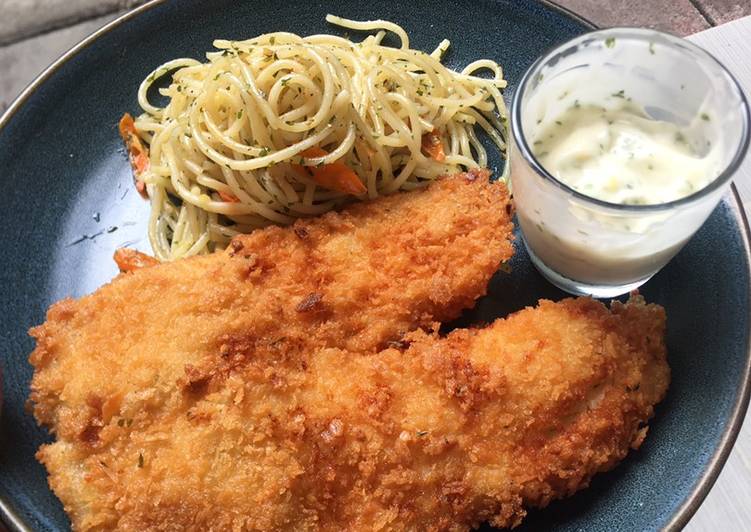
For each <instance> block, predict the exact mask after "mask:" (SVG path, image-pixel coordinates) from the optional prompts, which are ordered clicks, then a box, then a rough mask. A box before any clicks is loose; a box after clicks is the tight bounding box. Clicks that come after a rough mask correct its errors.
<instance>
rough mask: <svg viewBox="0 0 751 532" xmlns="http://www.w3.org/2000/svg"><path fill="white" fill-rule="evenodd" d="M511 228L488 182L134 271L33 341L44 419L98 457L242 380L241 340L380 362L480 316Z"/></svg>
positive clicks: (364, 208) (66, 441)
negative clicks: (112, 437) (115, 442)
mask: <svg viewBox="0 0 751 532" xmlns="http://www.w3.org/2000/svg"><path fill="white" fill-rule="evenodd" d="M511 216H512V207H511V203H510V199H509V195H508V191H507V189H506V187H505V186H504V185H502V184H491V183H489V181H488V172H486V171H476V172H471V173H467V174H460V175H457V176H454V177H450V178H445V179H442V180H441V181H439V182H436V183H434V184H432V185H430V186H429V187H428V188H426V189H423V190H417V191H414V192H409V193H400V194H395V195H393V196H389V197H384V198H380V199H377V200H375V201H372V202H370V203H363V204H356V205H353V206H351V207H349V208H348V209H346V210H344V211H343V212H340V213H329V214H326V215H324V216H322V217H319V218H316V219H311V220H307V221H299V222H297V223H296V224H295V225H294V226H293V227H289V228H279V227H270V228H267V229H264V230H259V231H256V232H254V233H252V234H250V235H247V236H242V237H238V238H237V239H235V241H234V242H233V243H232V245H231V246H230V247H229V248H228V250H227V251H226V252H225V253H218V254H214V255H211V256H203V257H195V258H191V259H187V260H182V261H178V262H175V263H170V264H163V265H158V266H154V267H150V268H146V269H142V270H139V271H136V272H133V273H129V274H124V275H121V276H119V277H118V278H117V279H115V280H114V281H113V282H112V283H110V284H109V285H107V286H104V287H102V288H101V289H99V290H97V291H96V293H94V294H92V295H90V296H86V297H83V298H81V299H80V300H77V301H74V300H70V299H67V300H64V301H62V302H60V303H57V304H55V305H53V306H52V307H51V308H50V310H49V312H48V315H47V322H46V323H45V324H43V325H41V326H39V327H36V328H34V329H32V330H31V334H32V336H34V337H35V338H36V340H37V347H36V349H35V351H34V352H33V353H32V355H31V357H30V361H31V363H32V364H33V366H34V367H35V375H34V378H33V381H32V386H31V399H32V402H33V403H34V405H35V407H34V413H35V416H36V417H37V419H38V420H39V421H40V422H41V423H44V424H46V425H48V426H50V427H51V428H52V430H53V431H54V432H55V433H56V435H57V438H58V440H59V441H60V443H59V445H60V446H61V447H64V446H70V447H71V448H72V449H74V450H76V452H79V451H80V452H82V453H84V454H85V453H87V452H89V450H90V449H95V448H98V447H99V446H101V445H102V440H101V438H102V435H101V434H100V432H102V431H105V432H106V429H107V427H108V425H110V424H111V423H112V422H113V420H115V421H120V420H122V419H136V418H138V417H140V416H146V417H145V418H144V419H148V418H149V417H150V416H155V415H157V413H158V412H160V411H161V410H162V409H164V408H166V407H167V406H168V405H167V403H168V402H170V401H173V400H174V397H173V396H174V393H175V391H176V390H180V389H181V387H182V384H180V383H184V382H187V383H189V384H190V385H193V386H197V387H200V386H201V382H202V381H203V380H205V379H206V378H208V377H210V375H209V373H211V372H215V373H221V372H226V371H230V369H231V366H232V364H235V363H236V362H233V361H232V360H231V359H227V362H226V364H225V366H226V367H224V366H223V367H221V368H220V367H218V366H216V365H214V364H213V362H212V363H211V365H209V366H206V361H213V357H214V356H215V355H216V353H217V351H216V349H218V348H219V346H221V345H225V344H226V343H227V342H229V343H228V344H227V345H230V346H234V344H233V343H232V342H234V341H235V340H233V339H238V338H239V339H242V340H241V341H242V346H243V347H244V348H245V349H246V351H247V352H248V353H251V352H252V353H253V357H267V358H268V357H274V356H277V355H279V356H281V355H280V354H283V356H285V357H293V356H295V355H296V354H297V353H300V352H303V353H307V352H310V351H312V350H320V349H321V348H323V347H336V348H342V349H347V350H351V351H357V352H359V353H363V352H375V351H376V350H377V349H380V348H383V347H384V346H385V345H386V344H387V343H388V342H390V341H395V340H399V339H400V338H401V337H402V336H403V335H404V334H405V333H406V332H409V331H411V330H414V329H415V328H416V327H419V326H425V325H428V324H430V323H432V322H433V321H436V320H438V321H444V320H450V319H453V318H455V317H457V316H458V315H459V313H460V312H461V311H462V310H463V309H465V308H467V307H470V306H472V305H473V304H474V301H475V300H476V299H477V298H478V297H480V296H482V295H483V294H484V293H485V291H486V288H487V284H488V281H489V279H490V277H491V276H492V275H493V273H494V272H495V271H496V270H497V269H498V266H499V265H500V263H501V262H502V261H504V260H507V259H508V258H509V257H510V256H511V254H512V252H513V249H512V245H511V242H510V240H511V233H512V223H511ZM238 341H239V340H238ZM269 378H274V377H273V376H271V375H270V376H269ZM79 448H80V449H79ZM71 460H72V461H71V463H70V464H69V467H71V468H77V467H78V465H77V458H74V457H71ZM51 473H52V479H53V480H52V482H53V484H55V480H54V478H55V477H56V474H57V473H56V472H55V471H51ZM64 491H65V490H64V489H63V488H62V487H59V489H58V493H60V494H61V497H62V498H63V500H64V501H65V502H66V504H68V505H69V507H70V508H74V507H75V506H79V505H80V504H81V501H80V500H79V501H74V500H71V499H67V498H66V497H65V496H64V493H63V492H64ZM73 519H74V521H76V522H79V523H80V521H78V520H77V518H76V517H75V515H74V518H73Z"/></svg>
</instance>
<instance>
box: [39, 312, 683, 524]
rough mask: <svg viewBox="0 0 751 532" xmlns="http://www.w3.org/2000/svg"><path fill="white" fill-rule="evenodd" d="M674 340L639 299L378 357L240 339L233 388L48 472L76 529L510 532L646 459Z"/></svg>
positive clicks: (128, 416) (62, 450) (55, 457)
mask: <svg viewBox="0 0 751 532" xmlns="http://www.w3.org/2000/svg"><path fill="white" fill-rule="evenodd" d="M664 327H665V317H664V312H663V310H662V308H660V307H658V306H655V305H645V304H644V302H643V300H641V298H635V299H632V301H631V302H630V303H628V304H626V305H621V304H619V303H614V304H613V306H612V311H608V310H607V309H606V308H605V307H604V306H603V305H601V304H600V303H597V302H594V301H592V300H588V299H576V300H573V299H570V300H565V301H563V302H560V303H552V302H549V301H541V302H540V305H539V306H538V307H537V308H534V309H532V308H529V309H526V310H523V311H521V312H518V313H516V314H514V315H512V316H510V317H509V318H507V319H505V320H498V321H496V322H495V323H494V324H492V325H490V326H489V327H487V328H485V329H474V330H457V331H455V332H453V333H451V334H450V335H449V336H447V337H446V338H438V337H437V336H435V335H434V334H430V333H426V332H420V331H418V332H414V333H412V334H410V335H408V336H407V338H406V339H405V344H404V345H403V346H401V347H400V348H389V349H386V350H384V351H382V352H379V353H377V354H370V355H368V354H365V355H363V354H358V353H352V352H348V351H344V350H342V349H339V348H330V347H323V348H321V349H319V350H310V351H307V352H295V353H293V354H289V355H287V356H274V355H273V354H272V352H271V351H263V352H258V351H254V344H253V343H252V342H243V341H234V340H232V341H230V340H227V341H226V342H225V343H224V344H222V345H225V346H226V347H225V348H223V350H220V351H219V352H217V353H214V354H213V355H205V356H207V357H213V358H212V359H211V360H213V363H214V364H215V365H217V366H222V367H225V366H226V362H224V361H223V360H224V359H226V358H231V359H233V360H235V363H234V364H233V365H232V364H230V366H231V369H225V370H222V371H226V377H225V378H224V379H223V380H222V381H221V385H218V383H217V382H211V383H207V384H198V385H195V384H191V383H190V382H189V380H188V381H183V382H182V388H180V387H179V386H177V387H176V386H175V385H174V383H173V384H172V385H166V384H162V383H160V382H159V381H157V382H155V383H154V385H152V386H145V387H144V388H143V389H142V390H141V391H140V392H138V394H139V395H138V397H136V396H129V397H128V398H126V399H125V400H122V401H120V404H121V408H120V410H119V411H117V412H116V413H114V414H112V417H111V418H110V419H108V420H106V421H105V420H104V419H102V426H101V428H100V429H99V431H98V440H97V442H96V444H95V445H84V444H82V443H81V442H80V441H69V440H66V439H65V438H60V439H59V441H58V442H57V443H54V444H52V445H49V446H46V447H44V448H43V449H42V450H41V451H40V452H39V458H40V459H41V460H42V461H43V462H44V464H45V465H46V466H47V468H48V470H49V471H50V472H51V477H50V483H51V485H52V487H53V489H54V490H55V492H56V493H57V494H58V496H60V498H61V499H62V500H63V502H64V503H65V504H66V509H67V511H68V512H69V515H71V518H72V520H73V523H74V526H75V527H76V528H77V529H79V530H105V529H113V528H115V529H120V530H165V531H166V530H272V529H274V530H278V529H282V530H313V529H320V530H332V531H333V530H416V529H420V530H466V529H468V528H470V527H473V526H476V525H478V524H479V523H481V522H483V521H490V522H492V523H493V524H495V525H496V526H501V527H506V526H513V525H516V524H518V523H519V522H520V521H521V519H522V518H523V516H524V515H525V511H526V510H525V509H526V508H528V507H534V506H544V505H546V504H547V503H548V502H549V501H550V500H552V499H554V498H559V497H563V496H566V495H570V494H571V493H573V492H574V491H576V490H578V489H581V488H583V487H585V486H586V485H587V484H588V483H589V481H590V479H591V477H592V476H593V475H594V474H595V473H597V472H599V471H605V470H607V469H610V468H612V467H613V466H614V465H615V464H616V463H617V462H618V461H619V460H621V459H622V458H623V457H624V456H625V455H626V453H627V452H628V450H629V448H636V447H638V446H639V444H640V443H641V441H642V439H643V437H644V434H645V432H646V422H647V420H648V419H649V418H650V417H651V416H652V414H653V406H654V405H655V404H656V403H657V402H659V401H660V400H661V399H662V397H663V396H664V394H665V391H666V389H667V386H668V381H669V368H668V366H667V363H666V359H665V347H664V343H663V336H664ZM222 353H224V355H222ZM134 371H135V369H134ZM71 378H73V379H85V378H86V377H85V376H84V375H83V374H79V375H77V376H75V377H71ZM110 400H111V398H110V397H107V396H102V397H101V405H99V404H98V403H96V402H95V404H94V405H93V406H92V407H91V408H93V409H94V410H95V411H96V410H98V409H101V410H102V411H104V410H105V409H106V406H104V405H106V404H107V403H108V401H110ZM152 405H154V406H153V407H152ZM157 406H158V407H157Z"/></svg>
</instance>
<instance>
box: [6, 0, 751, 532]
mask: <svg viewBox="0 0 751 532" xmlns="http://www.w3.org/2000/svg"><path fill="white" fill-rule="evenodd" d="M327 12H331V13H334V14H338V15H342V16H345V17H349V18H354V19H373V18H383V19H386V20H392V21H394V22H397V23H399V24H400V25H402V26H403V27H404V28H405V29H406V31H407V32H408V33H409V35H410V37H411V38H412V47H414V48H420V49H423V50H428V51H430V50H432V49H433V48H434V47H435V46H436V44H437V43H438V42H440V40H441V39H443V38H448V39H450V40H451V42H452V48H451V50H450V52H449V54H448V55H447V58H446V62H447V63H448V64H449V65H450V66H452V67H457V68H458V67H460V66H462V65H465V64H467V63H468V62H470V61H471V60H473V59H477V58H483V57H488V58H492V59H495V60H497V61H498V62H500V63H501V64H502V65H503V66H504V68H505V75H506V77H507V79H508V80H509V82H510V87H509V89H508V90H507V92H506V95H507V97H508V96H509V95H510V94H511V92H512V91H513V89H514V86H515V83H516V82H517V81H518V80H519V79H520V77H521V75H522V73H523V72H524V70H525V69H526V68H527V66H528V65H530V64H531V63H532V62H533V61H534V60H535V59H536V58H537V57H538V56H539V55H540V54H541V53H543V52H544V51H545V50H546V49H547V48H549V47H551V46H553V45H555V44H557V43H560V42H561V41H563V40H566V39H569V38H571V37H573V36H575V35H577V34H579V33H581V32H583V31H586V30H587V28H588V26H589V25H588V23H587V22H586V21H584V20H582V19H580V18H577V17H575V16H574V15H571V14H570V13H567V12H565V11H564V10H562V9H560V8H558V7H556V6H554V5H552V4H547V3H541V2H533V1H496V0H480V1H475V0H410V1H409V2H399V3H397V2H390V1H389V0H368V1H366V2H365V1H354V0H351V1H347V0H338V1H332V2H322V1H320V0H315V1H310V2H292V1H288V2H273V3H272V2H268V3H267V2H261V1H260V0H256V1H242V0H214V1H211V2H205V1H201V0H182V1H177V0H173V1H168V0H167V1H156V2H151V3H149V4H147V5H145V6H143V7H141V8H139V9H137V10H135V11H134V12H131V13H130V14H128V15H126V16H124V17H122V18H121V19H119V20H117V21H115V22H114V23H112V24H110V25H109V26H107V27H105V28H104V29H102V30H100V31H99V32H97V33H96V34H95V35H94V36H92V37H91V38H89V39H87V40H86V41H84V42H83V43H82V44H81V45H79V46H77V47H76V48H75V49H74V50H73V51H72V52H70V53H68V54H66V56H64V57H63V58H62V59H61V60H60V61H58V62H57V63H56V64H55V65H53V66H52V67H51V68H50V69H48V70H47V71H46V72H45V73H44V74H43V75H42V76H41V77H40V78H39V79H38V80H37V81H36V82H35V83H34V84H33V85H32V86H31V87H30V88H29V89H28V90H27V91H26V92H25V93H24V94H23V95H22V96H21V98H20V99H19V100H18V101H17V102H16V103H14V104H13V105H12V106H11V108H10V109H9V110H8V112H7V113H6V115H5V116H4V117H3V118H2V119H0V183H1V184H2V189H3V194H2V195H0V227H3V228H4V233H3V244H2V246H0V257H2V264H3V268H2V270H1V271H0V276H1V280H2V282H0V294H1V295H2V301H3V309H2V314H1V315H0V324H1V326H2V337H0V349H1V350H2V370H3V374H4V375H3V376H4V384H3V386H4V390H3V391H4V404H3V407H2V414H1V417H0V512H1V513H2V515H3V519H4V520H5V522H6V523H7V525H8V526H9V527H11V528H13V529H32V530H67V529H69V527H70V524H69V521H68V519H67V517H66V516H65V513H64V511H63V508H62V506H61V504H60V502H59V501H58V500H57V499H56V498H55V496H54V495H53V494H52V492H51V491H50V490H49V488H48V486H47V475H46V472H45V470H44V468H43V467H42V466H41V465H40V464H39V463H38V462H37V461H36V460H35V459H34V453H35V452H36V450H37V448H38V447H39V446H40V445H41V444H43V443H45V442H47V441H50V436H49V435H48V433H47V431H46V430H45V429H42V428H39V427H37V425H36V423H35V422H34V419H33V418H32V417H31V415H30V414H29V413H28V412H27V411H26V410H25V407H24V405H25V402H26V400H27V398H28V393H29V381H30V379H31V375H32V369H31V366H30V365H29V364H28V361H27V357H28V354H29V353H30V352H31V350H32V348H33V343H32V341H31V339H30V338H29V337H28V336H27V330H28V328H29V327H31V326H33V325H36V324H39V323H41V322H42V321H44V316H45V311H46V309H47V307H48V306H49V305H50V304H51V303H53V302H54V301H56V300H58V299H61V298H63V297H68V296H73V297H78V296H81V295H83V294H86V293H89V292H92V291H93V290H95V289H96V288H97V287H99V286H100V285H102V284H104V283H106V282H108V281H109V280H110V279H111V278H112V277H113V276H114V275H115V274H116V268H115V265H114V263H113V261H112V253H113V251H114V250H115V249H116V248H117V247H121V246H125V245H128V246H131V247H137V248H140V249H143V250H146V251H148V250H149V247H148V242H147V240H146V236H145V235H146V230H145V221H146V217H147V213H148V206H147V204H146V203H145V202H144V200H142V199H141V198H140V197H139V196H138V194H137V193H136V192H135V190H134V188H133V184H132V178H131V173H130V168H129V166H128V162H127V159H126V156H125V153H124V150H123V149H122V147H121V142H120V139H119V137H118V132H117V122H118V119H119V118H120V116H121V115H122V113H123V112H125V111H130V112H137V111H138V109H137V104H136V91H137V88H138V85H139V83H140V82H141V80H142V79H143V78H144V77H145V76H146V75H147V74H148V73H149V72H150V71H151V70H152V69H153V68H154V67H156V66H157V65H159V64H160V63H162V62H164V61H166V60H168V59H171V58H175V57H183V56H188V57H195V58H202V57H203V54H204V53H205V52H206V51H208V50H210V49H211V43H212V41H213V39H215V38H220V37H221V38H228V39H242V38H250V37H253V36H255V35H258V34H261V33H266V32H269V31H292V32H295V33H298V34H312V33H320V32H327V33H332V32H333V33H344V32H343V31H341V30H340V29H339V28H335V27H332V26H330V25H328V24H327V23H326V22H325V20H324V16H325V15H326V13H327ZM352 37H353V38H359V36H358V35H357V32H353V35H352ZM501 164H502V163H501V161H499V160H495V161H493V165H495V166H500V165H501ZM739 205H740V204H739V201H738V199H737V195H736V196H732V195H731V196H729V197H728V198H726V200H725V201H723V202H722V203H721V204H720V205H719V207H718V208H717V210H716V211H715V212H714V213H713V215H712V216H711V217H710V219H709V220H708V221H707V223H706V224H705V226H704V227H703V228H702V229H701V230H700V231H699V233H697V234H696V236H694V238H693V239H692V240H691V241H690V242H689V244H688V245H687V246H686V248H685V249H684V250H683V251H682V252H681V253H680V254H679V255H678V256H677V257H676V258H675V259H674V260H673V261H672V262H671V263H670V264H669V265H668V266H667V267H666V268H665V269H664V270H663V271H662V272H660V273H659V274H658V275H657V276H655V277H654V278H653V279H652V280H651V281H650V282H649V283H647V284H646V285H645V286H644V288H643V290H642V293H643V294H644V295H645V297H646V298H647V300H648V301H650V302H656V303H660V304H662V305H663V306H665V308H666V310H667V315H668V332H667V345H668V353H669V362H670V365H671V368H672V372H673V373H672V375H673V380H672V384H671V386H670V389H669V391H668V395H667V398H666V399H665V400H664V401H663V402H662V403H661V404H660V405H659V406H658V407H657V413H656V416H655V418H654V419H653V421H652V422H651V424H650V430H649V434H648V437H647V439H646V441H645V443H644V445H643V446H642V447H641V449H639V450H638V451H635V452H632V453H630V455H629V456H628V457H627V458H626V459H625V460H624V461H623V463H621V464H620V465H619V466H618V467H616V468H615V470H613V471H612V472H610V473H606V474H601V475H598V476H597V477H596V478H595V479H594V481H593V482H592V484H591V486H590V487H589V488H587V489H586V490H583V491H581V492H579V493H577V494H576V495H574V496H573V497H570V498H568V499H565V500H562V501H557V502H554V503H553V504H551V505H550V506H549V507H548V508H547V509H545V510H539V511H531V512H530V514H529V516H528V518H527V520H526V521H525V523H524V524H523V526H522V527H521V530H530V531H531V530H557V531H558V530H560V531H563V530H567V531H568V530H571V531H573V530H659V529H676V530H677V529H679V528H680V527H681V526H683V525H684V524H685V523H686V522H687V521H688V519H689V518H690V517H691V515H692V514H693V512H694V511H695V510H696V509H697V508H698V506H699V505H700V504H701V501H702V500H703V498H704V496H705V495H706V493H707V492H708V490H709V488H710V487H711V485H712V483H713V482H714V480H715V478H716V477H717V475H718V473H719V471H720V468H721V467H722V464H723V463H724V461H725V459H726V458H727V455H728V453H729V452H730V449H731V447H732V444H733V441H734V440H735V437H736V435H737V433H738V430H739V428H740V424H741V421H742V419H743V415H744V413H745V409H746V406H747V403H748V396H749V374H750V372H751V366H750V362H749V293H750V291H749V279H750V276H749V245H748V236H747V235H748V228H747V224H746V222H745V219H744V218H743V214H742V211H741V209H740V208H739ZM519 244H520V242H519V240H518V239H517V246H516V248H517V249H516V255H515V257H514V259H513V261H512V264H511V266H512V272H511V273H510V274H508V273H499V274H498V275H496V276H495V277H494V278H493V280H492V281H491V283H490V288H489V294H488V296H487V297H485V298H483V299H482V300H481V301H480V302H479V303H478V305H477V307H476V308H475V309H474V310H472V311H470V312H468V313H467V314H466V315H465V316H464V317H463V318H462V319H461V320H460V322H461V324H463V325H466V324H468V323H473V322H478V321H488V320H490V319H492V318H494V317H497V316H503V315H506V314H507V313H508V312H511V311H514V310H518V309H520V308H522V307H524V306H526V305H532V304H534V303H535V302H536V301H537V300H538V299H539V298H549V299H554V300H557V299H561V298H563V297H565V295H564V294H563V293H562V292H559V291H558V290H557V289H554V288H553V287H552V286H550V285H549V284H547V283H546V282H545V281H544V280H543V279H542V278H541V277H540V276H539V274H538V273H537V272H536V271H535V270H534V268H533V267H532V266H531V263H530V262H529V258H528V257H527V255H526V253H525V252H524V247H523V246H521V245H519Z"/></svg>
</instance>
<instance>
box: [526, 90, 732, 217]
mask: <svg viewBox="0 0 751 532" xmlns="http://www.w3.org/2000/svg"><path fill="white" fill-rule="evenodd" d="M628 98H629V97H628V96H627V95H625V94H624V91H619V92H616V93H613V94H611V95H610V96H609V97H606V98H605V100H604V101H603V102H602V105H593V104H589V103H588V104H580V103H579V101H578V100H576V101H575V102H574V103H573V104H571V105H570V106H569V107H568V108H566V109H565V110H563V112H561V113H559V114H552V113H547V115H546V116H545V117H544V119H542V120H541V121H540V123H539V124H537V126H538V127H537V128H535V132H534V136H533V137H532V138H531V141H532V151H533V152H534V154H535V155H536V157H537V158H538V160H539V161H540V163H541V164H542V165H543V167H545V169H546V170H548V172H550V173H551V174H553V175H554V176H555V177H556V178H557V179H558V180H559V181H562V182H563V183H566V184H567V185H569V186H570V187H572V188H573V189H574V190H577V191H578V192H581V193H582V194H585V195H587V196H590V197H593V198H597V199H600V200H604V201H608V202H610V203H620V204H626V205H654V204H659V203H666V202H669V201H673V200H677V199H680V198H683V197H685V196H688V195H691V194H693V193H694V192H696V191H697V190H700V189H702V188H704V187H705V186H707V185H708V184H709V183H710V182H712V181H713V180H714V179H715V177H717V175H718V173H719V170H720V168H719V166H720V165H719V157H718V156H717V153H716V151H715V150H712V149H711V142H710V143H708V142H707V141H705V140H703V142H704V143H705V145H704V146H701V147H698V148H697V147H694V145H693V144H692V140H691V137H690V133H689V131H688V130H687V129H686V128H681V127H679V126H677V125H675V124H673V123H671V122H667V121H662V120H655V119H653V118H651V117H649V116H648V115H647V114H646V113H645V112H644V110H643V109H641V108H640V107H639V106H637V105H635V104H634V103H632V102H631V101H629V100H628ZM699 119H700V120H710V117H709V116H708V115H706V114H704V115H702V116H701V117H699ZM694 142H695V140H694ZM700 150H703V153H702V151H700Z"/></svg>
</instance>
